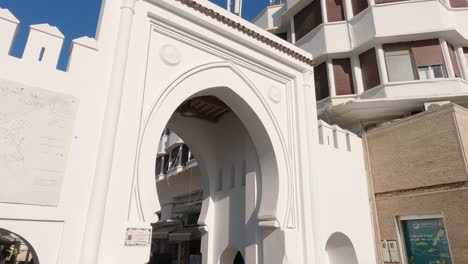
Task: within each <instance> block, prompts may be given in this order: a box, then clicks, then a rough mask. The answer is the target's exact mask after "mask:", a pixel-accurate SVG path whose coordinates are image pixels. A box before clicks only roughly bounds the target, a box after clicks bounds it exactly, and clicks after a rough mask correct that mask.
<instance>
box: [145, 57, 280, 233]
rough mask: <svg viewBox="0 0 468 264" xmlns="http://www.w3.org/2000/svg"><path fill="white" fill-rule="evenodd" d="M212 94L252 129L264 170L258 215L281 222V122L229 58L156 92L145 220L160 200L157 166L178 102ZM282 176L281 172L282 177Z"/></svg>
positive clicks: (148, 125)
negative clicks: (152, 174) (157, 155)
mask: <svg viewBox="0 0 468 264" xmlns="http://www.w3.org/2000/svg"><path fill="white" fill-rule="evenodd" d="M201 95H212V96H216V97H218V98H219V99H221V100H222V101H223V102H224V103H226V104H227V105H228V106H229V107H230V108H231V109H232V110H233V112H234V113H235V114H236V115H237V116H238V117H239V119H240V120H241V121H242V123H243V124H244V126H245V127H246V129H247V131H248V132H249V134H250V136H251V138H252V140H253V142H254V144H255V147H256V151H257V153H258V157H259V162H260V167H261V171H262V181H261V185H262V186H261V199H260V208H259V212H258V219H259V220H260V221H262V220H265V221H268V222H273V223H277V224H276V225H278V224H279V223H281V222H282V221H283V220H284V218H285V215H286V213H285V211H286V206H287V204H288V203H289V201H288V195H287V194H288V192H287V190H288V187H287V186H288V180H287V177H288V166H289V165H288V163H289V162H288V159H287V155H286V151H285V148H286V147H285V142H284V139H283V136H282V134H281V132H280V128H279V125H278V123H277V121H276V120H275V117H274V115H273V114H272V112H271V110H270V109H269V107H268V104H267V103H266V102H265V100H264V99H263V97H262V95H261V94H260V93H259V92H258V90H257V89H256V88H255V86H254V85H253V84H252V83H251V82H250V81H249V80H248V79H247V78H246V77H245V76H244V75H243V74H242V73H241V72H240V71H239V70H238V69H237V68H236V67H235V66H234V65H233V64H232V63H229V62H219V63H210V64H206V65H202V66H199V67H196V68H194V69H192V70H190V71H187V72H186V73H184V74H182V75H181V76H179V77H178V78H176V79H175V80H174V81H173V82H172V83H170V84H169V85H168V86H167V87H166V88H165V89H164V90H162V91H161V93H160V94H159V95H158V96H156V97H155V101H154V103H153V104H152V108H151V111H150V113H149V114H148V116H147V118H146V121H145V123H144V124H145V125H144V127H143V131H142V136H141V137H142V138H141V141H140V144H139V151H138V158H137V160H138V164H137V171H136V173H137V186H138V195H139V197H138V199H139V204H140V206H141V208H139V209H140V210H141V215H142V216H143V220H144V221H147V220H145V218H146V219H150V218H151V216H152V215H153V213H154V208H155V207H156V205H155V204H154V201H155V199H154V198H155V197H157V196H156V194H155V190H154V188H153V186H155V185H154V178H152V177H147V175H148V173H149V172H150V171H152V170H153V167H154V158H155V152H154V150H155V149H157V147H158V143H159V137H158V135H160V133H161V131H162V130H163V128H164V127H165V126H166V124H167V122H168V121H169V120H170V118H171V116H172V114H173V113H174V112H175V110H176V109H177V107H178V106H179V105H180V104H182V103H183V102H184V101H185V100H186V99H188V98H190V97H193V96H201ZM280 175H281V177H280Z"/></svg>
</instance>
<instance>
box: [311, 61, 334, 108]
mask: <svg viewBox="0 0 468 264" xmlns="http://www.w3.org/2000/svg"><path fill="white" fill-rule="evenodd" d="M314 82H315V99H316V100H317V101H320V100H322V99H325V98H327V97H329V96H330V90H329V89H328V76H327V64H326V63H322V64H319V65H318V66H315V67H314Z"/></svg>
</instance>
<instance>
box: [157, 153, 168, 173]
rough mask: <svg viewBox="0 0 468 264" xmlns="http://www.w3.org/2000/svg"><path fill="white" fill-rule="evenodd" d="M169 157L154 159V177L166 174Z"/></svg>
mask: <svg viewBox="0 0 468 264" xmlns="http://www.w3.org/2000/svg"><path fill="white" fill-rule="evenodd" d="M168 160H169V155H163V156H159V157H158V158H157V159H156V172H155V173H156V176H157V175H161V174H166V172H167V165H168Z"/></svg>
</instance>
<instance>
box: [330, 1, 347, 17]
mask: <svg viewBox="0 0 468 264" xmlns="http://www.w3.org/2000/svg"><path fill="white" fill-rule="evenodd" d="M326 4H327V18H328V22H335V21H343V20H345V14H344V6H343V0H326Z"/></svg>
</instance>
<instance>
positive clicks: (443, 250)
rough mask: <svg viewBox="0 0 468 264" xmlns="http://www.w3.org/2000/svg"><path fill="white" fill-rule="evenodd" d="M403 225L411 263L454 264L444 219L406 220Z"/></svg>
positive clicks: (408, 258) (408, 257)
mask: <svg viewBox="0 0 468 264" xmlns="http://www.w3.org/2000/svg"><path fill="white" fill-rule="evenodd" d="M401 225H402V228H403V236H404V240H405V246H406V254H407V260H408V263H409V264H452V258H451V256H450V249H449V244H448V241H447V232H446V231H445V225H444V221H443V220H442V219H440V218H434V219H418V220H404V221H402V222H401Z"/></svg>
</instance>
